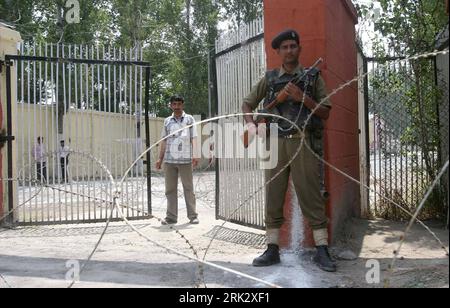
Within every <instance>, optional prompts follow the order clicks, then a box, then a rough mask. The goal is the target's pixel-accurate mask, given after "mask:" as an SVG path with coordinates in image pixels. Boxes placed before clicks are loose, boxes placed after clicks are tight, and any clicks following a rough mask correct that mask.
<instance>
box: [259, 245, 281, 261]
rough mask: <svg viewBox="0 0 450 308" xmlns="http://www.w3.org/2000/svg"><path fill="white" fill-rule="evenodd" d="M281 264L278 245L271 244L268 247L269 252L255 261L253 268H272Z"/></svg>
mask: <svg viewBox="0 0 450 308" xmlns="http://www.w3.org/2000/svg"><path fill="white" fill-rule="evenodd" d="M280 262H281V261H280V248H279V247H278V245H275V244H269V245H267V250H266V251H265V252H264V253H263V254H262V255H261V256H259V257H257V258H256V259H254V260H253V266H258V267H259V266H270V265H274V264H278V263H280Z"/></svg>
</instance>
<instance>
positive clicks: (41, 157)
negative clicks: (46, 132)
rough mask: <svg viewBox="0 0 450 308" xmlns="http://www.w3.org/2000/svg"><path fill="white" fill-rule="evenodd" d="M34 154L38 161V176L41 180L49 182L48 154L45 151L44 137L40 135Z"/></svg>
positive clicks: (35, 159)
mask: <svg viewBox="0 0 450 308" xmlns="http://www.w3.org/2000/svg"><path fill="white" fill-rule="evenodd" d="M31 154H32V156H33V159H34V161H35V162H36V173H37V178H38V180H39V181H40V182H42V183H46V182H47V157H46V156H47V154H46V152H45V146H44V137H38V138H37V143H36V144H35V146H34V147H33V151H32V153H31Z"/></svg>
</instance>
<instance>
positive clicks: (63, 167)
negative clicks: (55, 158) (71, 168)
mask: <svg viewBox="0 0 450 308" xmlns="http://www.w3.org/2000/svg"><path fill="white" fill-rule="evenodd" d="M59 162H60V164H61V179H62V180H63V182H67V179H68V174H67V166H68V165H69V158H60V160H59Z"/></svg>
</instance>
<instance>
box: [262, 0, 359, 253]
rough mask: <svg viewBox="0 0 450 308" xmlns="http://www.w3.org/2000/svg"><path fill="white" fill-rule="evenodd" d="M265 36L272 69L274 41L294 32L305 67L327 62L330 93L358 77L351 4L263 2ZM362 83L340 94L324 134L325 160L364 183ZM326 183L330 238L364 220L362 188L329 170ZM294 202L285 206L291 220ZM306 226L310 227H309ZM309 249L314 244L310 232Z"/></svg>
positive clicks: (346, 0)
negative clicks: (353, 219) (355, 219)
mask: <svg viewBox="0 0 450 308" xmlns="http://www.w3.org/2000/svg"><path fill="white" fill-rule="evenodd" d="M264 22H265V25H264V27H265V28H264V33H265V43H266V52H267V67H268V68H269V69H272V68H275V67H279V66H280V64H281V63H280V61H279V58H278V56H277V54H276V52H275V51H274V50H272V48H271V41H272V38H273V37H274V36H275V35H276V34H278V33H279V32H281V31H283V30H285V29H287V28H293V29H295V30H297V31H298V32H299V34H300V37H301V44H302V46H303V51H302V54H301V57H300V62H301V63H302V64H303V66H309V65H312V64H313V63H314V62H315V60H316V59H317V58H319V57H322V58H323V59H324V63H323V64H322V66H321V69H322V76H323V77H324V79H325V82H326V84H327V89H328V92H330V91H331V90H333V89H335V88H337V87H338V86H339V85H341V84H342V83H345V82H346V81H347V80H350V79H352V78H354V77H355V76H356V74H357V49H356V44H355V38H356V37H355V24H356V23H357V15H356V10H355V8H354V7H353V5H352V3H351V1H350V0H264ZM357 91H358V89H357V84H356V83H354V84H353V85H352V86H351V87H347V88H345V90H343V91H341V92H339V94H337V95H335V96H333V97H332V98H331V101H332V103H333V109H332V112H331V116H330V119H329V120H328V121H327V123H326V130H325V155H326V157H325V159H326V160H327V161H328V162H330V163H331V164H333V165H335V166H336V167H338V168H339V169H341V170H343V171H344V172H346V173H348V174H349V175H351V176H352V177H355V178H357V179H359V157H358V154H359V148H358V93H357ZM326 180H327V187H328V191H329V192H330V194H331V197H330V199H329V201H328V204H327V214H328V216H329V218H330V226H329V227H330V228H329V230H330V235H331V237H330V239H332V235H333V234H335V233H336V232H337V231H338V229H340V228H341V227H342V223H343V222H344V220H345V219H346V218H347V217H349V216H350V215H352V214H354V215H359V205H360V198H359V186H358V185H356V184H354V183H353V182H350V181H349V180H347V179H346V178H344V177H343V176H341V175H339V174H337V173H336V172H334V171H331V170H329V169H328V168H327V170H326ZM288 201H289V199H287V202H286V206H285V213H286V214H287V217H289V216H290V209H289V208H290V207H289V206H288V205H289V202H288ZM305 225H306V224H305ZM305 229H306V230H305V231H306V237H305V238H306V245H308V246H309V245H311V244H312V243H313V242H312V236H311V231H310V229H309V227H306V228H305ZM289 230H290V223H289V222H288V223H286V224H285V226H284V227H283V229H282V235H281V244H282V246H286V245H287V244H288V243H289V241H290V231H289Z"/></svg>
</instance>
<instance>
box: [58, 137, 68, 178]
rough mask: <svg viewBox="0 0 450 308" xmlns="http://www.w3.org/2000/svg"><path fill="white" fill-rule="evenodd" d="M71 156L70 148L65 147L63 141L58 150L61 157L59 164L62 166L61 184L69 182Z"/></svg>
mask: <svg viewBox="0 0 450 308" xmlns="http://www.w3.org/2000/svg"><path fill="white" fill-rule="evenodd" d="M69 155H70V148H69V146H67V145H65V142H64V140H61V141H60V146H59V149H58V156H59V162H60V165H61V182H62V183H66V182H67V180H68V172H67V168H68V166H69Z"/></svg>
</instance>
